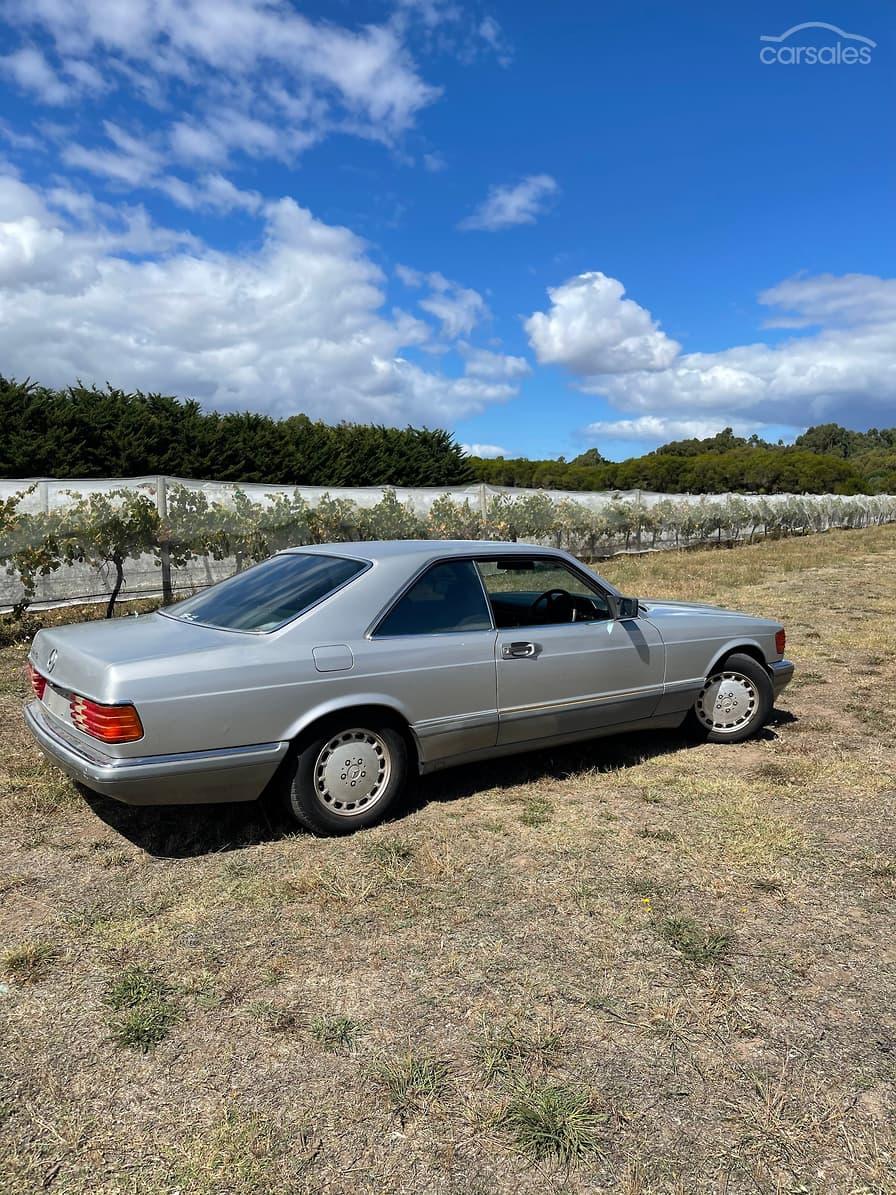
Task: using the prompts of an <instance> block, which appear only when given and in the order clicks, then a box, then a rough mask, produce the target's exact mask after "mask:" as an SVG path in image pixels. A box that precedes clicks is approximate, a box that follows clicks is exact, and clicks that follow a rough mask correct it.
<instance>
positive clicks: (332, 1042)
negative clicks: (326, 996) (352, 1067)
mask: <svg viewBox="0 0 896 1195" xmlns="http://www.w3.org/2000/svg"><path fill="white" fill-rule="evenodd" d="M364 1032H365V1029H364V1026H363V1025H360V1024H359V1023H358V1022H357V1021H353V1020H352V1018H351V1017H315V1018H314V1020H313V1021H312V1022H311V1036H312V1037H313V1038H314V1040H315V1041H317V1042H319V1043H320V1045H322V1046H323V1047H324V1049H325V1050H351V1049H352V1048H353V1047H354V1046H355V1045H357V1042H358V1039H359V1038H360V1037H361V1036H362V1034H363V1033H364Z"/></svg>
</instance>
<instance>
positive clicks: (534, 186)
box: [458, 174, 559, 232]
mask: <svg viewBox="0 0 896 1195" xmlns="http://www.w3.org/2000/svg"><path fill="white" fill-rule="evenodd" d="M558 189H559V188H558V187H557V183H556V181H555V180H554V179H553V178H551V176H550V175H549V174H530V175H529V176H528V178H524V179H523V180H522V181H521V182H518V183H515V184H512V185H507V186H499V187H491V188H490V190H489V193H488V195H487V196H486V197H485V199H484V200H483V201H482V203H480V204H479V206H478V207H477V208H476V209H475V210H474V211H473V213H472V214H471V215H469V216H467V217H466V219H464V220H461V222H460V224H458V228H460V229H463V230H464V231H472V230H478V231H483V232H496V231H498V230H499V229H502V228H511V227H513V225H515V224H534V223H535V221H536V220H537V219H538V217H539V216H540V215H541V214H542V213H543V212H544V211H545V210H546V208H547V205H548V203H549V201H550V200H551V199H552V198H553V196H554V195H555V194H556V193H557V191H558Z"/></svg>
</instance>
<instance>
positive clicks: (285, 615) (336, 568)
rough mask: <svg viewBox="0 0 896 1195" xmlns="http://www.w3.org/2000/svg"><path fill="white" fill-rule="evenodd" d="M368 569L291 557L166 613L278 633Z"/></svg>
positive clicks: (272, 561) (276, 559)
mask: <svg viewBox="0 0 896 1195" xmlns="http://www.w3.org/2000/svg"><path fill="white" fill-rule="evenodd" d="M365 568H367V565H366V563H365V562H364V561H363V560H345V559H342V558H341V557H338V556H317V555H311V553H298V552H296V553H293V552H290V553H288V554H286V555H284V556H272V557H271V559H270V560H265V561H263V562H262V563H261V564H256V565H255V567H254V568H250V569H247V570H246V571H245V572H244V573H238V574H237V575H236V576H235V577H231V578H230V579H229V580H227V581H222V582H221V583H220V585H214V586H212V588H211V589H209V590H207V591H206V592H205V593H200V594H199V595H198V597H192V598H187V600H186V601H185V602H177V603H176V604H175V605H173V606H169V607H168V609H167V610H165V611H164V613H165V614H170V615H172V617H174V618H181V619H183V620H184V621H185V622H201V623H202V624H203V625H204V626H210V627H221V629H222V630H225V631H273V630H275V629H276V628H277V627H279V626H282V625H283V624H284V623H285V622H289V621H290V619H292V618H296V617H297V616H298V615H299V614H302V613H303V612H304V611H305V610H307V609H309V608H310V607H311V606H313V605H314V604H315V602H319V601H320V600H321V599H322V598H325V597H327V595H328V594H331V593H333V591H334V590H336V589H338V588H339V587H340V586H341V585H344V584H345V583H346V581H350V580H351V579H352V577H356V576H357V575H358V573H360V572H363V571H364V569H365Z"/></svg>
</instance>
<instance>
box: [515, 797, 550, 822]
mask: <svg viewBox="0 0 896 1195" xmlns="http://www.w3.org/2000/svg"><path fill="white" fill-rule="evenodd" d="M553 812H554V807H553V805H552V804H551V802H550V801H548V800H546V799H545V798H544V797H530V798H529V800H528V801H526V802H525V804H524V805H523V811H522V813H521V814H520V819H519V820H520V822H521V823H522V824H523V825H524V826H532V827H533V828H536V829H537V827H539V826H544V825H546V824H547V823H548V822H549V821H550V820H551V814H552V813H553Z"/></svg>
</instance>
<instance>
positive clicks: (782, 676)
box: [768, 660, 793, 697]
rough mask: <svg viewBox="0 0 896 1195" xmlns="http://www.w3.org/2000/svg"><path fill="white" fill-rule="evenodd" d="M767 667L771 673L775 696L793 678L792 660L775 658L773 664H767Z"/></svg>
mask: <svg viewBox="0 0 896 1195" xmlns="http://www.w3.org/2000/svg"><path fill="white" fill-rule="evenodd" d="M768 667H769V671H770V672H771V674H772V687H773V688H774V690H775V696H776V697H777V696H778V695H779V694H780V693H781V692H782V691H783V690H784V689H785V688H786V687H787V686H788V685H789V684H790V682H791V681H792V680H793V661H792V660H777V661H776V662H775V663H774V664H769V666H768Z"/></svg>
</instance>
